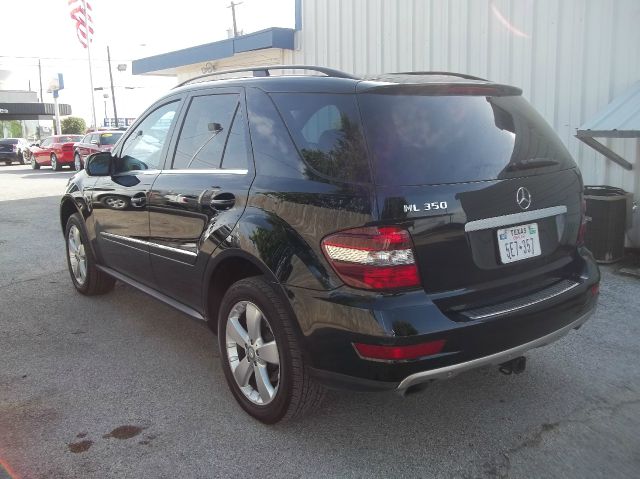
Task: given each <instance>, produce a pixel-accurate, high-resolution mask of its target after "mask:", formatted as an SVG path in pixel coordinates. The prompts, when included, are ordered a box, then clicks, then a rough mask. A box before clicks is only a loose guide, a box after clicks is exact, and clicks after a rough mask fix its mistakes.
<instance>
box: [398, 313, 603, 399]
mask: <svg viewBox="0 0 640 479" xmlns="http://www.w3.org/2000/svg"><path fill="white" fill-rule="evenodd" d="M593 311H594V310H593V309H591V310H590V311H588V312H587V313H585V314H583V315H582V316H580V317H579V318H578V319H576V320H575V321H573V322H572V323H570V324H567V325H566V326H564V327H563V328H561V329H558V330H557V331H554V332H553V333H550V334H547V335H546V336H542V337H541V338H538V339H534V340H533V341H530V342H528V343H525V344H521V345H520V346H516V347H514V348H511V349H507V350H506V351H500V352H498V353H495V354H491V355H489V356H484V357H482V358H477V359H472V360H471V361H467V362H464V363H459V364H452V365H451V366H445V367H443V368H438V369H432V370H430V371H421V372H419V373H415V374H412V375H410V376H407V377H406V378H404V379H403V380H402V382H401V383H400V384H399V385H398V387H397V389H398V390H404V389H407V388H408V387H410V386H413V385H415V384H420V383H423V382H427V381H430V380H432V379H443V378H450V377H452V376H455V375H456V374H459V373H462V372H464V371H469V370H470V369H475V368H479V367H482V366H488V365H491V364H502V363H504V362H507V361H509V360H511V359H514V358H517V357H518V356H522V354H523V353H525V352H527V351H529V350H530V349H534V348H539V347H541V346H546V345H547V344H550V343H552V342H554V341H557V340H558V339H560V338H561V337H563V336H564V335H565V334H567V333H568V332H569V331H571V330H572V329H574V328H577V327H578V326H580V325H582V323H584V322H585V321H586V320H587V319H589V317H590V316H591V315H592V314H593Z"/></svg>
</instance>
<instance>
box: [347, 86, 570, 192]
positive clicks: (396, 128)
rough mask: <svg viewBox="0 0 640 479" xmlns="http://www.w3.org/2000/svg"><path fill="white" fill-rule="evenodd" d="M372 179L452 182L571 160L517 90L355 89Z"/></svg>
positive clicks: (566, 164) (534, 170)
mask: <svg viewBox="0 0 640 479" xmlns="http://www.w3.org/2000/svg"><path fill="white" fill-rule="evenodd" d="M358 102H359V106H360V112H361V115H362V122H363V127H364V132H365V136H366V138H367V144H368V148H369V153H370V158H371V162H372V165H373V170H374V176H375V180H376V183H377V184H382V185H384V184H389V185H420V184H440V183H458V182H468V181H478V180H491V179H499V178H508V177H517V176H526V175H530V174H538V173H546V172H551V171H556V170H561V169H566V168H571V167H573V166H575V165H574V163H573V160H572V159H571V157H570V155H569V153H568V152H567V150H566V148H565V147H564V145H563V144H562V142H561V141H560V139H559V138H558V136H557V135H556V134H555V133H554V132H553V130H552V129H551V128H550V127H549V125H548V124H547V123H546V122H545V121H544V120H543V119H542V117H540V115H538V114H537V113H536V112H535V110H534V109H533V108H532V107H531V106H530V105H529V104H528V103H527V101H526V100H524V99H523V98H522V97H520V96H505V97H486V96H449V95H420V94H415V93H412V94H406V93H404V92H397V91H396V92H392V93H362V94H360V95H358Z"/></svg>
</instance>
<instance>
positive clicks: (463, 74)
mask: <svg viewBox="0 0 640 479" xmlns="http://www.w3.org/2000/svg"><path fill="white" fill-rule="evenodd" d="M387 75H446V76H452V77H459V78H464V79H465V80H480V81H489V80H487V79H486V78H480V77H476V76H473V75H467V74H466V73H454V72H396V73H387Z"/></svg>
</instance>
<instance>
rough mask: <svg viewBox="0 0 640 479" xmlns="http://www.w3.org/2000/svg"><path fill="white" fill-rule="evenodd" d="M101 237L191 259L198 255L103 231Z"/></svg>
mask: <svg viewBox="0 0 640 479" xmlns="http://www.w3.org/2000/svg"><path fill="white" fill-rule="evenodd" d="M100 234H101V235H102V236H104V237H105V238H106V239H110V238H111V239H116V240H122V241H129V242H131V243H135V244H140V245H143V246H149V247H153V248H158V249H162V250H165V251H172V252H174V253H181V254H184V255H187V256H192V257H194V258H195V257H196V256H198V253H196V252H194V251H187V250H184V249H180V248H173V247H171V246H165V245H163V244H158V243H151V242H150V241H144V240H139V239H137V238H131V237H128V236H120V235H114V234H113V233H105V232H104V231H103V232H101V233H100Z"/></svg>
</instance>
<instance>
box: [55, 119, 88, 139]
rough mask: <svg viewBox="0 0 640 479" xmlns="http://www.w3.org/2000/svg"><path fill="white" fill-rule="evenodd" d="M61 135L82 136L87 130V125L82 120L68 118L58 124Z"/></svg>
mask: <svg viewBox="0 0 640 479" xmlns="http://www.w3.org/2000/svg"><path fill="white" fill-rule="evenodd" d="M60 126H61V127H62V134H63V135H83V134H84V132H85V131H86V130H87V124H86V123H85V121H84V120H83V119H82V118H78V117H76V116H68V117H66V118H65V119H63V120H62V121H61V122H60Z"/></svg>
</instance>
